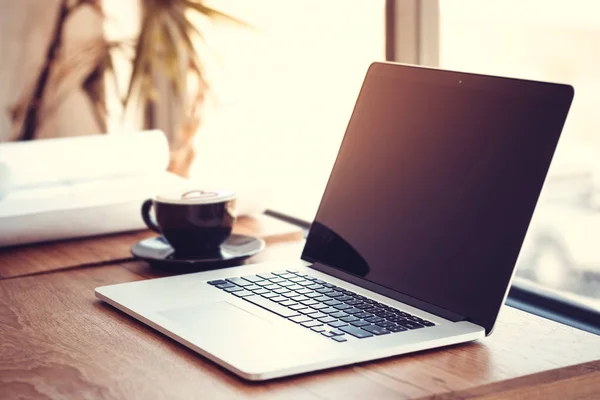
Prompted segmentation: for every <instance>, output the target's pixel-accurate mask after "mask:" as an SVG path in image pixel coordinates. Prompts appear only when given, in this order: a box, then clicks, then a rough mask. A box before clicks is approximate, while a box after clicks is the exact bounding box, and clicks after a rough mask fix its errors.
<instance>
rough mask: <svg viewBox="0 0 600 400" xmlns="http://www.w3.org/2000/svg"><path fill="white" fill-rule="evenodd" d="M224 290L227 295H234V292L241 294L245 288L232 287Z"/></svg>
mask: <svg viewBox="0 0 600 400" xmlns="http://www.w3.org/2000/svg"><path fill="white" fill-rule="evenodd" d="M223 290H224V291H226V292H227V293H233V292H239V291H241V290H244V288H242V287H239V286H232V287H228V288H225V289H223Z"/></svg>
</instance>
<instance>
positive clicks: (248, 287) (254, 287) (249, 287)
mask: <svg viewBox="0 0 600 400" xmlns="http://www.w3.org/2000/svg"><path fill="white" fill-rule="evenodd" d="M244 289H246V290H252V291H255V290H258V289H262V287H260V286H258V285H250V286H244Z"/></svg>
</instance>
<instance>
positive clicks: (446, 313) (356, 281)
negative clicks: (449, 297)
mask: <svg viewBox="0 0 600 400" xmlns="http://www.w3.org/2000/svg"><path fill="white" fill-rule="evenodd" d="M309 267H310V268H313V269H315V270H317V271H319V272H323V273H325V274H327V275H331V276H334V277H336V278H339V279H342V280H344V281H346V282H350V283H352V284H353V285H356V286H360V287H361V288H363V289H367V290H371V291H373V292H375V293H377V294H380V295H382V296H386V297H389V298H391V299H394V300H396V301H400V302H402V303H405V304H408V305H409V306H412V307H415V308H418V309H421V310H423V311H426V312H428V313H430V314H433V315H437V316H438V317H441V318H444V319H447V320H449V321H452V322H458V321H466V320H467V318H466V317H465V316H462V315H460V314H457V313H455V312H453V311H450V310H447V309H445V308H442V307H439V306H436V305H433V304H431V303H427V302H425V301H423V300H419V299H415V298H414V297H411V296H408V295H406V294H403V293H400V292H397V291H395V290H392V289H389V288H386V287H384V286H381V285H378V284H376V283H373V282H370V281H368V280H366V279H363V278H360V277H358V276H355V275H351V274H348V273H346V272H344V271H342V270H339V269H337V268H332V267H329V266H327V265H325V264H322V263H318V262H317V263H313V264H312V265H310V266H309Z"/></svg>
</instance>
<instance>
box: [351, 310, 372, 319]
mask: <svg viewBox="0 0 600 400" xmlns="http://www.w3.org/2000/svg"><path fill="white" fill-rule="evenodd" d="M354 315H355V316H356V317H357V318H361V319H365V318H371V317H373V314H369V313H368V312H364V311H362V312H359V313H358V314H354Z"/></svg>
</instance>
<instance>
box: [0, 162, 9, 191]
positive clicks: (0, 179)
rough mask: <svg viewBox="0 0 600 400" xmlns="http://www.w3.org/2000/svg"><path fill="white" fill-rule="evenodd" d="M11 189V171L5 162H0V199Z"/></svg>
mask: <svg viewBox="0 0 600 400" xmlns="http://www.w3.org/2000/svg"><path fill="white" fill-rule="evenodd" d="M11 189H12V172H11V170H10V167H9V166H8V164H7V163H4V162H0V200H2V199H3V198H5V197H7V196H8V194H9V193H10V191H11Z"/></svg>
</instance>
